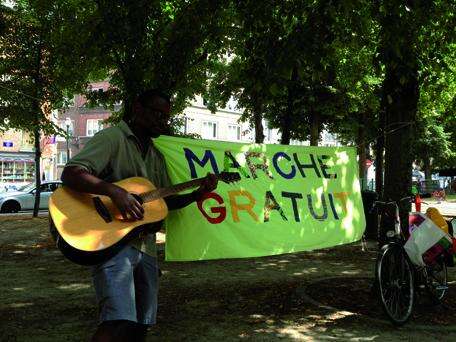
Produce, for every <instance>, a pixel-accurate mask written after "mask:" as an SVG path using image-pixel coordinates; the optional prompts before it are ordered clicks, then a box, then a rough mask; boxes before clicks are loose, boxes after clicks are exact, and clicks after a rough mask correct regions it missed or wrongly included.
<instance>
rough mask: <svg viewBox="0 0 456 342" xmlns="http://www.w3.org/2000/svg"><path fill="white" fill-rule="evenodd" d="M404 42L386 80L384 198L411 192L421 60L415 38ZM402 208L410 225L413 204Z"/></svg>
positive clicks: (390, 65)
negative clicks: (413, 42)
mask: <svg viewBox="0 0 456 342" xmlns="http://www.w3.org/2000/svg"><path fill="white" fill-rule="evenodd" d="M403 42H404V45H405V46H404V47H403V50H404V51H402V55H401V56H395V58H393V59H392V60H391V61H390V62H389V63H388V64H386V76H385V80H384V83H383V89H384V92H383V94H384V96H386V101H384V103H385V104H386V108H385V114H386V123H387V126H386V127H387V129H386V146H385V191H384V198H385V199H387V200H389V199H392V200H395V201H397V200H399V199H401V198H403V197H405V196H408V195H410V191H411V186H412V162H413V157H412V153H411V141H412V124H413V123H414V122H415V120H416V111H417V104H418V99H419V84H418V66H417V65H418V63H417V59H416V56H415V54H414V50H413V47H412V46H411V44H412V40H411V39H409V40H406V39H404V41H403ZM400 208H401V223H402V227H407V226H408V212H409V211H410V209H411V208H410V203H409V202H406V201H404V202H402V203H401V205H400Z"/></svg>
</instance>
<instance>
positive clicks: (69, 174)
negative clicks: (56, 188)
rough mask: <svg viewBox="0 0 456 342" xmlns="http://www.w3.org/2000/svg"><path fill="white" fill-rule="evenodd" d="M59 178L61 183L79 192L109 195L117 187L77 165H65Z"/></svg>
mask: <svg viewBox="0 0 456 342" xmlns="http://www.w3.org/2000/svg"><path fill="white" fill-rule="evenodd" d="M61 178H62V182H63V185H65V186H68V187H69V188H71V189H73V190H76V191H79V192H88V193H91V194H97V195H105V196H111V195H112V192H113V191H115V188H117V187H116V186H115V185H114V184H111V183H108V182H105V181H104V180H102V179H100V178H98V177H96V176H94V175H92V174H90V173H89V172H87V171H86V170H85V169H83V168H81V167H77V166H68V167H66V168H65V169H64V170H63V173H62V177H61Z"/></svg>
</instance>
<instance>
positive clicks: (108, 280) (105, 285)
mask: <svg viewBox="0 0 456 342" xmlns="http://www.w3.org/2000/svg"><path fill="white" fill-rule="evenodd" d="M158 273H159V271H158V266H157V258H155V257H152V256H150V255H148V254H145V253H143V252H141V251H140V250H138V249H136V248H134V247H132V246H129V245H127V246H126V247H125V248H124V249H122V250H121V251H120V252H119V253H118V254H116V255H115V256H114V257H113V258H111V259H109V260H108V261H106V262H104V263H102V264H99V265H96V266H94V267H93V268H92V278H93V284H94V287H95V294H96V297H97V303H98V308H99V313H100V322H104V321H111V320H128V321H133V322H137V323H141V324H146V325H153V324H155V322H156V317H157V295H158Z"/></svg>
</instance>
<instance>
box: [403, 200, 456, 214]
mask: <svg viewBox="0 0 456 342" xmlns="http://www.w3.org/2000/svg"><path fill="white" fill-rule="evenodd" d="M425 202H426V201H425ZM426 203H427V204H426ZM426 203H423V204H422V205H421V211H422V212H423V213H425V212H426V210H427V208H428V207H435V208H437V209H438V210H439V211H440V213H441V214H442V215H443V216H450V217H456V202H440V203H437V202H431V201H429V202H426ZM412 209H413V210H415V206H414V205H413V206H412Z"/></svg>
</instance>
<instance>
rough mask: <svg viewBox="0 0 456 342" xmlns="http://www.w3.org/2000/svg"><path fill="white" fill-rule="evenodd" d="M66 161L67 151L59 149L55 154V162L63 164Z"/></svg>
mask: <svg viewBox="0 0 456 342" xmlns="http://www.w3.org/2000/svg"><path fill="white" fill-rule="evenodd" d="M67 161H68V159H67V151H59V153H58V154H57V164H58V165H65V164H66V163H67Z"/></svg>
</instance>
